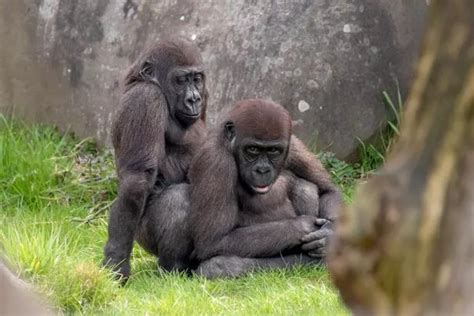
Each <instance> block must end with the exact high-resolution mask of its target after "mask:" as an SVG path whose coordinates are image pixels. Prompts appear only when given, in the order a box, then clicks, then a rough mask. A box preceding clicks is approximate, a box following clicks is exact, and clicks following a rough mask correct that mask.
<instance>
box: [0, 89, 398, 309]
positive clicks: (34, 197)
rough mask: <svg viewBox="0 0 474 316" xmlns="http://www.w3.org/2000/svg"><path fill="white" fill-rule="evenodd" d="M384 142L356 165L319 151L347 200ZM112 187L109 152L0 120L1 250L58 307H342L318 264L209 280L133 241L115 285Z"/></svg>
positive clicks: (368, 148) (43, 128)
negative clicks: (128, 270)
mask: <svg viewBox="0 0 474 316" xmlns="http://www.w3.org/2000/svg"><path fill="white" fill-rule="evenodd" d="M386 99H388V100H389V98H386ZM389 126H391V125H389ZM393 126H394V128H393V131H394V130H395V128H396V125H393ZM384 135H386V134H384ZM384 137H386V136H384ZM388 149H389V146H386V147H385V149H383V150H385V151H382V152H380V151H379V150H378V149H376V147H373V146H365V147H362V153H363V154H364V155H365V156H362V157H363V158H364V159H363V160H362V161H361V162H360V163H357V164H348V163H346V162H343V161H340V160H338V159H337V158H336V157H334V155H332V154H329V153H321V154H319V156H320V158H321V160H322V162H323V163H324V164H325V166H326V167H327V168H328V169H329V170H330V172H331V174H332V176H333V178H334V180H335V181H336V182H337V183H338V184H339V186H340V187H341V189H342V190H343V192H344V195H345V198H346V200H347V201H350V200H351V198H352V194H353V188H354V185H355V183H356V181H357V180H358V179H360V178H365V177H367V176H368V175H369V174H370V173H371V172H372V170H373V169H374V168H376V167H378V166H379V165H380V164H381V160H380V159H381V158H383V156H384V154H385V153H386V150H388ZM369 157H370V159H372V158H374V159H372V160H370V162H369ZM116 188H117V181H116V177H115V170H114V164H113V157H112V154H111V153H110V152H109V151H107V150H98V149H97V147H96V145H95V144H94V142H92V141H90V140H83V141H80V142H78V141H76V140H75V139H74V138H73V137H71V136H70V135H68V134H67V135H66V136H61V134H60V133H58V132H57V131H56V130H55V129H53V128H51V127H48V126H41V125H35V126H25V125H24V124H23V123H21V122H16V121H15V122H12V121H9V120H6V119H5V118H3V117H0V210H1V211H0V226H1V227H2V229H1V230H0V245H1V247H2V248H0V251H1V252H2V253H3V255H4V256H5V258H6V260H7V261H8V262H9V264H10V266H12V267H13V268H14V269H16V270H17V271H18V272H19V274H20V276H21V277H23V278H25V279H27V280H29V281H30V282H32V283H33V284H34V285H35V287H36V289H37V291H38V292H40V293H42V294H43V295H44V296H46V297H47V298H48V299H49V300H50V302H51V303H52V304H53V305H54V306H56V307H57V308H59V309H61V310H63V311H65V312H67V313H84V314H97V313H107V314H109V313H110V314H135V313H138V314H144V313H153V314H179V315H181V314H186V315H191V314H224V313H225V314H228V313H231V314H245V315H247V314H293V313H297V314H315V313H316V314H318V315H345V314H348V311H347V309H346V308H345V307H344V306H343V305H342V303H341V301H340V298H339V296H338V294H337V291H336V290H335V288H334V286H333V285H332V283H331V282H330V279H329V275H328V273H327V271H326V270H325V269H323V268H320V269H315V268H303V267H302V268H298V269H293V270H284V271H272V272H265V273H263V272H259V273H254V274H251V275H249V276H247V277H244V278H241V279H238V280H217V281H208V280H204V279H201V278H196V277H193V278H190V277H187V276H184V275H180V274H169V273H164V272H162V271H157V269H156V262H155V259H154V258H153V257H152V256H150V255H148V254H147V253H145V252H144V251H143V250H141V249H140V248H139V247H135V249H134V253H133V259H132V268H133V276H132V278H131V280H130V281H129V282H128V284H127V285H126V286H125V287H121V286H119V285H118V283H117V282H115V281H113V278H112V277H111V275H110V274H109V272H108V271H106V270H103V269H101V268H100V261H101V259H102V247H103V245H104V243H105V240H106V227H107V221H106V220H107V210H108V209H109V207H110V205H111V203H112V201H113V199H114V198H115V196H116Z"/></svg>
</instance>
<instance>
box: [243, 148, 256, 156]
mask: <svg viewBox="0 0 474 316" xmlns="http://www.w3.org/2000/svg"><path fill="white" fill-rule="evenodd" d="M245 151H246V152H247V154H250V155H258V154H259V150H258V148H257V147H255V146H249V147H247V148H246V149H245Z"/></svg>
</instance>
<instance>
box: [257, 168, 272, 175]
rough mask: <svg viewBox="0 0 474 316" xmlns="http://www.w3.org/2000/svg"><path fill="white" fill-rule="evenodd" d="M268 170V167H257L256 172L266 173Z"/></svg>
mask: <svg viewBox="0 0 474 316" xmlns="http://www.w3.org/2000/svg"><path fill="white" fill-rule="evenodd" d="M269 172H270V168H257V173H259V174H262V175H263V174H266V173H269Z"/></svg>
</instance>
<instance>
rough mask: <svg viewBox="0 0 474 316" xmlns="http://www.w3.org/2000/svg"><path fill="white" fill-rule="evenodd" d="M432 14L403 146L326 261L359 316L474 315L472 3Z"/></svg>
mask: <svg viewBox="0 0 474 316" xmlns="http://www.w3.org/2000/svg"><path fill="white" fill-rule="evenodd" d="M430 14H431V16H430V19H429V24H428V26H427V30H426V34H425V38H424V43H423V49H422V55H421V58H420V60H419V64H418V68H417V74H416V80H415V82H414V85H413V87H412V91H411V94H410V96H409V98H408V101H407V104H406V106H405V108H406V111H405V113H404V115H403V121H402V127H401V135H400V139H399V140H398V142H397V144H396V146H395V148H394V150H393V152H392V154H391V155H390V157H389V159H388V161H387V164H386V165H385V166H384V168H383V169H382V170H381V172H380V174H379V175H377V176H376V177H374V178H373V179H371V180H370V181H368V182H367V183H366V184H365V185H363V186H361V187H360V188H359V190H358V193H357V194H356V198H355V201H354V204H353V205H352V207H350V208H348V209H345V210H344V211H343V212H342V215H341V218H340V222H339V223H338V227H337V230H336V237H335V238H334V241H333V243H332V247H331V249H330V253H329V258H328V262H329V268H330V271H331V273H332V276H333V279H334V281H335V283H336V285H337V287H338V288H339V289H340V291H341V294H342V297H343V299H344V301H345V302H346V303H347V304H348V305H349V307H350V308H351V309H352V310H353V311H354V312H355V313H356V314H364V315H366V314H377V315H387V314H389V315H420V314H428V315H438V314H439V315H468V314H470V315H474V314H473V313H474V241H473V240H474V1H473V0H450V1H447V0H444V1H443V0H439V1H432V3H431V12H430Z"/></svg>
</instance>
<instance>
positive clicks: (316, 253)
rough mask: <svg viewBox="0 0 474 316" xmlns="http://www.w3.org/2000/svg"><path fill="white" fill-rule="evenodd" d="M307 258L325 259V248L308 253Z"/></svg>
mask: <svg viewBox="0 0 474 316" xmlns="http://www.w3.org/2000/svg"><path fill="white" fill-rule="evenodd" d="M307 254H308V256H310V257H313V258H324V257H326V248H319V249H316V250H312V251H308V252H307Z"/></svg>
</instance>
